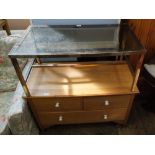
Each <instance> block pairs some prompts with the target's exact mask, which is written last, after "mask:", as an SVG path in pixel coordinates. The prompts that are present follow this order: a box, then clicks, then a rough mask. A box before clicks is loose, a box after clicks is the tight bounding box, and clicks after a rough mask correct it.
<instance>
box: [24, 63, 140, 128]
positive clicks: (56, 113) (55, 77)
mask: <svg viewBox="0 0 155 155" xmlns="http://www.w3.org/2000/svg"><path fill="white" fill-rule="evenodd" d="M38 75H39V78H38ZM105 75H106V76H105ZM116 75H117V77H116ZM132 82H133V77H132V74H131V72H130V70H129V68H128V65H127V64H124V63H123V64H117V65H113V64H86V65H85V64H82V65H80V64H77V65H76V66H63V67H61V66H58V67H42V68H38V67H34V68H32V71H31V74H30V76H29V78H28V81H27V85H28V87H29V89H30V92H31V95H32V96H31V97H26V99H27V101H28V103H29V104H30V107H31V109H32V112H33V114H34V116H35V118H36V120H37V122H38V124H39V127H40V128H41V129H44V128H48V127H50V126H52V125H56V124H74V123H91V122H92V123H93V122H107V121H113V122H119V123H125V122H126V120H127V118H128V114H129V112H130V109H131V105H132V100H133V98H134V95H135V94H136V93H138V89H137V87H136V89H135V90H134V91H131V85H132Z"/></svg>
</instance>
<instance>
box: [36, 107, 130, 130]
mask: <svg viewBox="0 0 155 155" xmlns="http://www.w3.org/2000/svg"><path fill="white" fill-rule="evenodd" d="M126 112H127V109H125V108H120V109H115V110H109V109H107V110H100V111H79V112H53V113H51V112H48V113H44V112H40V113H38V116H39V119H40V122H41V124H42V126H43V127H44V128H47V127H50V126H51V125H56V124H74V123H93V122H106V121H117V120H124V118H125V115H126Z"/></svg>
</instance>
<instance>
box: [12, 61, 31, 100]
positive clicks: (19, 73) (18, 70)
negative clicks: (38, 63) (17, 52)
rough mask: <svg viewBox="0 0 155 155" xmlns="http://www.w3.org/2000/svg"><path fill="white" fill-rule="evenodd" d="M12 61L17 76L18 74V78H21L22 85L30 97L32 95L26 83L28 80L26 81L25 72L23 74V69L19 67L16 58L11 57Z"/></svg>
mask: <svg viewBox="0 0 155 155" xmlns="http://www.w3.org/2000/svg"><path fill="white" fill-rule="evenodd" d="M11 62H12V64H13V66H14V68H15V71H16V74H17V76H18V78H19V80H20V83H21V85H22V87H23V89H24V92H25V94H26V96H27V97H30V96H31V95H30V92H29V89H28V87H27V85H26V81H25V79H24V77H23V74H22V71H21V69H20V67H19V64H18V61H17V59H16V58H11Z"/></svg>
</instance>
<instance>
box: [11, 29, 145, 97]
mask: <svg viewBox="0 0 155 155" xmlns="http://www.w3.org/2000/svg"><path fill="white" fill-rule="evenodd" d="M30 28H31V26H30V27H29V28H28V29H27V32H26V33H25V36H24V37H23V40H24V38H25V37H26V35H27V34H28V33H29V31H30ZM23 40H21V42H19V43H17V44H16V45H15V46H14V48H13V49H12V50H15V49H16V48H18V46H19V45H20V44H21V43H22V42H23ZM145 52H146V50H145V49H143V51H141V52H138V55H139V60H138V62H137V65H136V70H135V72H134V74H133V82H132V85H131V92H133V91H134V90H135V87H136V84H137V81H138V77H139V74H140V70H141V66H142V64H143V59H144V55H145ZM135 53H136V52H135ZM131 54H132V53H131ZM127 55H130V54H127ZM92 56H93V55H92ZM112 56H116V61H114V62H108V63H116V64H117V63H121V62H122V58H123V56H126V55H124V53H120V54H118V53H115V55H112ZM9 57H10V59H11V62H12V64H13V66H14V68H15V71H16V74H17V76H18V78H19V81H20V83H21V85H22V87H23V90H24V92H25V95H26V97H31V93H30V91H29V88H28V86H27V84H26V81H27V79H28V77H29V74H30V71H31V69H32V67H33V64H34V62H35V61H36V62H37V63H38V65H37V66H39V67H43V66H45V65H42V64H41V61H40V58H44V56H34V57H33V60H32V63H31V67H30V69H29V73H28V75H27V76H26V77H23V74H22V70H21V68H20V66H19V63H18V60H17V57H16V56H14V55H12V54H9ZM45 57H46V56H45ZM50 57H51V58H52V57H53V55H51V56H50ZM54 57H57V56H55V55H54ZM58 57H61V56H58ZM75 57H78V55H75ZM27 58H28V56H27ZM77 63H78V62H77ZM101 63H106V62H105V61H103V62H101ZM61 64H62V63H61ZM128 64H129V63H128ZM68 65H71V64H68ZM51 67H52V65H51Z"/></svg>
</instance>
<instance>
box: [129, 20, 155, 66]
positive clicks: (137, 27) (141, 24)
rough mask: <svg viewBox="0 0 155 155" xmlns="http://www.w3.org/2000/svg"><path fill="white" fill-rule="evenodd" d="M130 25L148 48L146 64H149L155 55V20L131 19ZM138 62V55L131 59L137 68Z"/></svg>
mask: <svg viewBox="0 0 155 155" xmlns="http://www.w3.org/2000/svg"><path fill="white" fill-rule="evenodd" d="M128 24H129V25H130V26H131V28H132V30H133V31H134V32H135V34H136V36H137V38H138V39H139V40H140V41H141V43H142V44H143V46H144V47H145V48H146V50H147V53H146V55H145V59H144V62H148V61H149V59H150V58H151V57H152V56H153V55H155V43H154V42H155V19H129V20H128ZM137 60H138V57H137V56H136V55H133V56H131V58H130V61H131V63H132V64H133V66H134V67H135V66H136V63H137Z"/></svg>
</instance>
